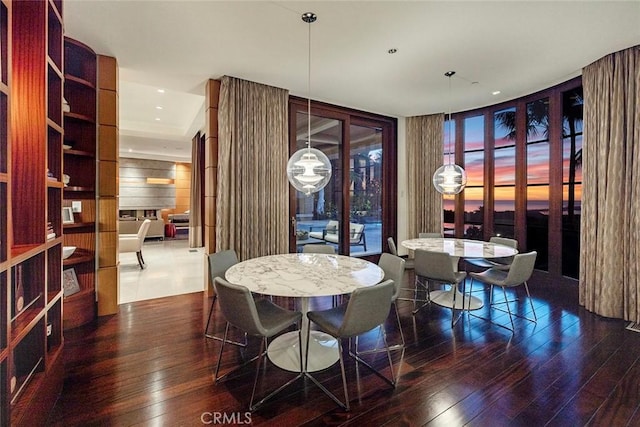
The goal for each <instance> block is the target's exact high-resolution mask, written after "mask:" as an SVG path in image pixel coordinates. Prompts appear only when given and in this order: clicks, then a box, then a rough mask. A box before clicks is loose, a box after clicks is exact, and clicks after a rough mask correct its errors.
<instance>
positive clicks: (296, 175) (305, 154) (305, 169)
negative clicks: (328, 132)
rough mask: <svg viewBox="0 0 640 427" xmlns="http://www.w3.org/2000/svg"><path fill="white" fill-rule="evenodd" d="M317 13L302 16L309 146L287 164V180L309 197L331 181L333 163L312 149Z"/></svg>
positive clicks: (300, 150)
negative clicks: (306, 47)
mask: <svg viewBox="0 0 640 427" xmlns="http://www.w3.org/2000/svg"><path fill="white" fill-rule="evenodd" d="M316 19H317V16H316V14H315V13H312V12H306V13H303V14H302V20H303V21H304V22H306V23H307V24H309V69H308V72H309V74H308V86H307V91H308V94H307V146H306V147H305V148H301V149H299V150H298V151H296V152H295V153H293V155H292V156H291V158H290V159H289V162H288V163H287V178H288V179H289V182H290V183H291V185H293V186H294V188H295V189H296V190H298V191H300V192H302V193H304V194H305V195H307V196H309V195H311V194H313V193H316V192H318V191H320V190H322V189H323V188H324V187H325V186H326V185H327V183H329V180H330V179H331V162H330V161H329V158H328V157H327V156H326V155H325V154H324V153H323V152H322V151H320V150H317V149H315V148H311V24H312V23H313V22H315V21H316Z"/></svg>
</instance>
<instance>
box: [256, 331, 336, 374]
mask: <svg viewBox="0 0 640 427" xmlns="http://www.w3.org/2000/svg"><path fill="white" fill-rule="evenodd" d="M304 333H306V332H304ZM306 338H307V337H306V336H305V335H303V336H302V345H303V347H302V357H303V358H304V357H305V350H306V348H305V347H304V346H305V340H306ZM309 340H310V341H309V354H310V357H309V360H308V365H307V372H315V371H321V370H323V369H326V368H328V367H329V366H331V365H333V364H334V363H336V362H337V361H338V341H337V340H336V339H335V338H333V337H332V336H331V335H328V334H325V333H322V332H319V331H311V335H310V337H309ZM298 345H299V344H298V332H287V333H286V334H282V335H280V336H279V337H277V338H275V339H274V340H273V341H271V344H269V349H268V351H267V355H268V356H269V360H271V361H272V362H273V364H274V365H276V366H277V367H279V368H281V369H284V370H287V371H291V372H300V351H299V350H298ZM302 364H303V367H304V359H303V361H302Z"/></svg>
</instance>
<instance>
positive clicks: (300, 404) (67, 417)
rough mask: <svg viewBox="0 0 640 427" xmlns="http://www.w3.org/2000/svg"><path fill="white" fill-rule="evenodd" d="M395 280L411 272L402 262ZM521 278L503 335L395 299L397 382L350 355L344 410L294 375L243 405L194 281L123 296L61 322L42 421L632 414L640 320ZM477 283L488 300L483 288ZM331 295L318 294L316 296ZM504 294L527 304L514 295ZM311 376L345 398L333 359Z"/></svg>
mask: <svg viewBox="0 0 640 427" xmlns="http://www.w3.org/2000/svg"><path fill="white" fill-rule="evenodd" d="M405 279H406V281H407V285H408V284H409V283H413V275H412V273H409V272H408V273H407V274H406V276H405ZM530 288H531V292H532V295H533V298H534V306H535V310H536V313H537V316H538V322H537V324H535V323H532V322H528V321H526V320H521V319H518V320H516V321H515V322H516V331H515V333H513V334H512V333H511V332H509V331H507V330H506V329H504V328H501V327H499V326H496V325H494V324H492V323H489V322H487V321H485V320H482V319H478V318H474V317H471V316H468V315H465V316H464V317H463V319H461V320H460V321H459V322H458V324H457V325H456V326H455V327H454V328H453V329H452V328H451V326H450V320H451V311H450V310H449V309H444V308H441V307H438V306H436V305H431V306H429V307H425V308H423V309H422V310H420V311H419V312H418V313H417V314H416V315H415V316H412V315H411V310H412V309H413V304H412V303H411V302H406V301H400V302H399V303H398V305H399V309H400V314H401V322H402V329H403V331H404V335H405V339H406V342H407V346H406V349H405V351H404V354H403V352H402V351H394V352H393V361H394V369H396V370H399V371H400V378H399V380H398V384H397V387H396V388H395V389H392V388H391V387H389V386H388V385H387V384H386V383H384V382H383V381H381V380H380V379H379V378H378V377H376V376H375V375H373V374H371V373H370V372H369V371H368V370H366V369H363V368H362V367H361V368H360V369H359V370H356V367H355V364H354V363H352V362H348V364H347V368H348V377H349V392H350V395H351V411H350V412H348V413H347V412H345V411H343V410H342V409H340V408H338V407H337V406H336V405H335V403H334V402H333V401H332V400H330V399H329V398H328V397H327V396H326V395H325V394H323V393H322V392H321V391H320V390H319V389H318V388H317V387H316V386H315V385H314V384H313V383H312V382H311V381H309V380H306V381H302V380H299V381H298V382H296V383H294V384H293V385H292V386H291V387H290V388H288V389H286V390H284V391H283V392H282V393H281V394H279V395H278V396H276V398H275V399H274V400H272V401H271V402H270V403H267V404H266V405H265V406H264V407H262V408H261V409H259V410H258V411H257V412H255V413H253V414H251V415H247V414H245V413H246V411H247V406H248V403H249V397H250V395H251V386H252V381H253V375H254V373H255V371H254V370H253V369H252V368H247V369H245V370H243V371H242V372H241V373H240V374H239V375H238V376H236V377H233V378H230V379H229V380H227V381H226V382H224V383H221V384H218V385H215V384H214V383H213V379H212V378H213V377H212V375H213V369H214V368H215V363H216V360H217V355H218V350H219V348H220V347H219V346H220V342H218V341H213V340H209V339H205V338H204V337H203V328H204V325H205V323H206V315H207V312H208V309H209V304H210V301H211V300H210V299H208V298H207V297H206V296H204V295H203V294H202V293H195V294H188V295H182V296H176V297H169V298H162V299H156V300H149V301H142V302H136V303H130V304H124V305H122V306H120V312H119V314H118V315H117V316H112V317H108V318H101V319H99V320H97V321H96V322H95V323H94V324H92V325H87V326H85V327H81V328H78V329H75V330H72V331H67V332H66V334H65V360H66V379H65V385H64V390H63V393H62V396H61V397H60V399H59V401H58V403H57V405H56V407H55V408H54V411H53V413H52V414H51V418H50V422H49V424H50V425H54V426H91V425H100V426H105V425H113V426H202V425H205V424H204V423H203V420H204V422H208V423H209V424H222V423H223V422H227V423H228V422H229V421H235V422H236V423H237V424H247V422H248V421H249V420H250V421H251V422H252V424H253V425H279V426H297V425H306V426H321V425H345V426H351V425H353V426H365V425H366V426H374V425H375V426H382V425H386V426H418V425H433V426H463V425H470V426H527V427H533V426H541V425H550V426H582V425H592V426H607V427H615V426H637V425H640V333H637V332H632V331H628V330H625V322H623V321H620V320H612V319H605V318H602V317H599V316H596V315H594V314H591V313H589V312H587V311H585V310H584V309H582V308H581V307H579V306H578V303H577V292H576V290H575V289H574V288H571V287H567V285H560V284H553V283H545V280H544V278H539V279H538V280H534V281H532V282H531V283H530ZM495 292H496V293H495V294H494V295H495V296H496V297H497V296H499V294H498V293H497V292H498V291H497V290H496V291H495ZM476 295H478V296H481V297H482V298H484V300H485V301H488V291H484V294H483V293H477V294H476ZM406 296H409V293H407V295H406ZM278 302H280V303H283V304H289V305H291V304H293V302H292V301H286V300H280V301H278ZM329 303H330V299H324V300H320V299H319V300H317V301H315V304H316V306H317V307H321V306H322V307H326V305H327V304H329ZM514 307H517V311H518V312H519V313H520V314H526V315H528V316H530V315H531V313H530V310H531V308H530V306H529V304H528V301H526V299H524V298H520V300H519V301H518V302H517V303H514ZM479 313H480V314H481V315H483V316H490V317H491V318H492V319H493V320H494V321H495V322H498V323H501V324H507V323H508V318H507V317H506V314H503V313H500V312H498V311H495V310H489V309H488V308H487V307H485V308H483V309H481V310H479ZM215 320H216V329H217V330H218V331H220V332H221V331H222V330H223V328H224V322H223V321H222V320H221V318H220V317H218V316H216V319H215ZM387 328H388V332H389V340H390V341H392V342H393V343H395V342H398V340H399V338H400V337H399V334H398V330H397V327H396V323H395V318H394V316H390V318H389V320H388V322H387ZM378 340H379V334H378V333H377V331H373V332H371V333H369V334H367V335H366V336H365V337H364V338H362V339H361V341H360V343H361V345H363V347H366V346H367V345H368V346H369V347H371V346H374V345H375V343H376V342H377V341H378ZM257 349H258V343H257V342H254V341H250V345H249V348H248V349H247V350H243V351H240V350H239V349H238V348H237V347H234V346H227V347H225V353H224V355H223V369H224V370H226V369H231V368H233V367H234V366H236V365H237V364H238V363H239V362H240V361H241V360H242V357H247V356H248V357H250V356H252V355H254V354H255V353H256V352H257ZM368 360H371V361H372V362H373V364H374V365H375V366H376V367H379V368H380V369H382V370H383V372H384V373H385V374H388V373H389V370H388V368H386V364H385V362H386V359H385V355H384V354H376V355H368ZM262 375H263V378H261V379H266V381H264V382H261V385H264V384H266V385H265V386H264V387H261V386H259V389H260V390H259V391H258V392H259V393H262V392H264V391H269V390H271V389H273V388H274V386H277V385H278V384H279V383H280V382H285V381H286V380H287V379H288V378H290V377H291V375H290V373H286V372H282V371H280V370H279V369H277V368H275V367H274V366H273V365H269V366H268V367H267V369H266V370H263V371H262ZM317 378H318V379H319V380H321V381H322V383H323V384H324V385H325V386H327V387H328V388H329V389H330V390H331V391H333V392H334V393H336V394H337V395H338V396H339V397H342V394H341V393H342V388H341V379H340V369H339V366H338V365H335V366H333V367H331V368H329V369H328V370H326V371H323V372H320V373H318V375H317ZM203 414H204V415H203ZM214 416H218V417H223V416H224V417H226V419H225V418H218V419H214V418H213V417H214Z"/></svg>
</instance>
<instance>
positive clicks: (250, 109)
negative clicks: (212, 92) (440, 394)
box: [216, 76, 289, 260]
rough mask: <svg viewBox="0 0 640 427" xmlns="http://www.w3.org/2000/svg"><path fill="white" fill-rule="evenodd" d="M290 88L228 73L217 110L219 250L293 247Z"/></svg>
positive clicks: (254, 253) (254, 252) (244, 254)
mask: <svg viewBox="0 0 640 427" xmlns="http://www.w3.org/2000/svg"><path fill="white" fill-rule="evenodd" d="M288 98H289V92H288V91H287V90H284V89H279V88H275V87H271V86H265V85H261V84H258V83H254V82H249V81H246V80H241V79H237V78H234V77H228V76H225V77H223V78H222V83H221V85H220V102H219V110H218V129H219V130H218V176H217V178H218V183H217V199H216V250H217V251H220V250H225V249H233V250H235V251H236V253H237V254H238V256H239V257H240V259H241V260H245V259H249V258H255V257H258V256H263V255H272V254H279V253H286V252H288V251H289V223H288V217H289V186H288V181H287V160H288V155H289V142H288V141H289V139H288V134H289V122H288V120H289V119H288Z"/></svg>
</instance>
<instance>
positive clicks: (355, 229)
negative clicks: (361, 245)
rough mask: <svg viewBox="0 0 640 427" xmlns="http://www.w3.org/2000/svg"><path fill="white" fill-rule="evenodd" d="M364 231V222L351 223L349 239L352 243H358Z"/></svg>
mask: <svg viewBox="0 0 640 427" xmlns="http://www.w3.org/2000/svg"><path fill="white" fill-rule="evenodd" d="M362 233H364V224H354V223H349V240H350V241H351V243H357V242H359V241H360V239H362Z"/></svg>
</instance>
